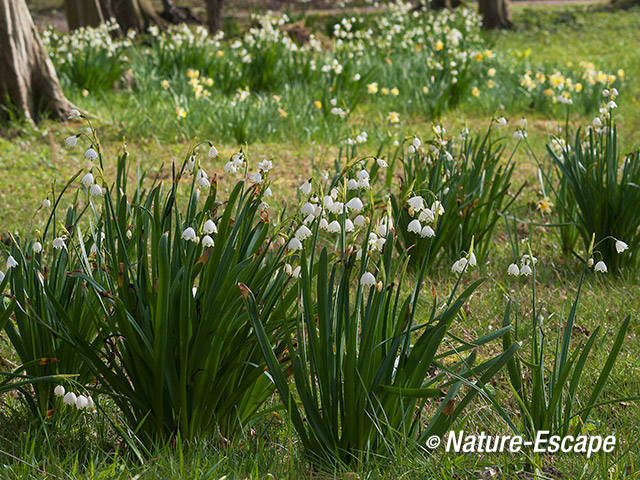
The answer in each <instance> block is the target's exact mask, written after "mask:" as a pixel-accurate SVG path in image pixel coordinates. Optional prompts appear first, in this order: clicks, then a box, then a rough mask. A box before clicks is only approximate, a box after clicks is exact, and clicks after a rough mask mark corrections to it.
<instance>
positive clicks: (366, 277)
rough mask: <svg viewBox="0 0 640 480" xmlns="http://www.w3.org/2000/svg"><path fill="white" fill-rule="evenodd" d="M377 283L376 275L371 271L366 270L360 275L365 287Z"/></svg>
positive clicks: (361, 282) (361, 283)
mask: <svg viewBox="0 0 640 480" xmlns="http://www.w3.org/2000/svg"><path fill="white" fill-rule="evenodd" d="M375 284H376V277H374V276H373V273H371V272H364V273H363V274H362V276H361V277H360V285H362V286H363V287H372V286H374V285H375Z"/></svg>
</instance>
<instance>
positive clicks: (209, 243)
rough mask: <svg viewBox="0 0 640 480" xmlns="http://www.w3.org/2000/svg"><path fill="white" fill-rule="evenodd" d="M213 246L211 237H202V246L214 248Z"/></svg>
mask: <svg viewBox="0 0 640 480" xmlns="http://www.w3.org/2000/svg"><path fill="white" fill-rule="evenodd" d="M213 245H214V243H213V238H211V237H210V236H209V235H205V236H204V237H202V246H203V247H204V248H209V247H213Z"/></svg>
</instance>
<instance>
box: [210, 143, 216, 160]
mask: <svg viewBox="0 0 640 480" xmlns="http://www.w3.org/2000/svg"><path fill="white" fill-rule="evenodd" d="M208 155H209V158H216V157H217V156H218V149H217V148H216V147H214V146H213V145H211V147H209V154H208Z"/></svg>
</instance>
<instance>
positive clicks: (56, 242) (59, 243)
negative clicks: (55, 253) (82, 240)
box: [51, 237, 67, 250]
mask: <svg viewBox="0 0 640 480" xmlns="http://www.w3.org/2000/svg"><path fill="white" fill-rule="evenodd" d="M51 245H53V248H55V249H56V250H62V249H63V248H67V246H66V245H65V243H64V238H62V237H58V238H54V239H53V242H51Z"/></svg>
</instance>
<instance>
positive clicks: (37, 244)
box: [32, 242, 42, 253]
mask: <svg viewBox="0 0 640 480" xmlns="http://www.w3.org/2000/svg"><path fill="white" fill-rule="evenodd" d="M32 250H33V253H40V252H42V244H41V243H40V242H35V243H34V244H33V247H32Z"/></svg>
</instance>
